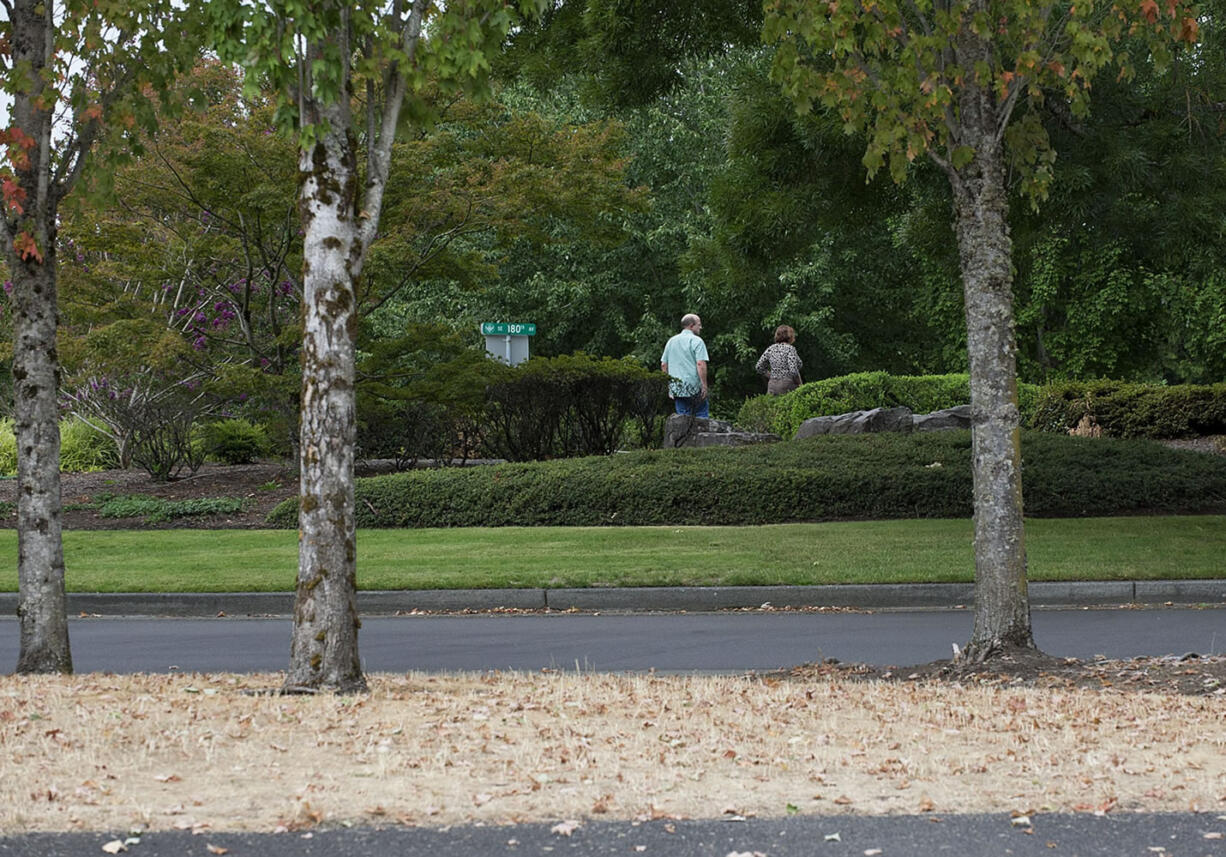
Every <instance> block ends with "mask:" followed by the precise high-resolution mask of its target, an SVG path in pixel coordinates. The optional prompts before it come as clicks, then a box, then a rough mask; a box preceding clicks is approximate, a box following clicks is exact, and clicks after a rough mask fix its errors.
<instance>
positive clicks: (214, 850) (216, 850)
mask: <svg viewBox="0 0 1226 857" xmlns="http://www.w3.org/2000/svg"><path fill="white" fill-rule="evenodd" d="M204 847H205V848H207V849H209V853H210V854H229V853H230V849H229V848H222V847H221V846H220V845H212V844H209V845H205V846H204Z"/></svg>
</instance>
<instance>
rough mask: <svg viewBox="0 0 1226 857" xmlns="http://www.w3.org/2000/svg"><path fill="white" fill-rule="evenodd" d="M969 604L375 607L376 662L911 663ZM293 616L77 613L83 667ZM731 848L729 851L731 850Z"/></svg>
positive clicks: (1, 625)
mask: <svg viewBox="0 0 1226 857" xmlns="http://www.w3.org/2000/svg"><path fill="white" fill-rule="evenodd" d="M973 621H974V620H973V617H972V615H971V613H970V611H969V610H924V611H913V612H906V611H897V612H893V611H887V612H879V613H769V612H765V613H763V612H733V613H685V614H620V615H587V614H550V615H540V614H529V615H513V616H508V615H486V614H480V615H458V616H457V615H429V616H402V617H370V618H367V619H365V620H363V624H362V632H361V639H360V648H361V655H362V660H363V663H364V667H365V669H366V670H367V671H369V672H406V671H409V670H421V671H454V670H493V669H516V670H539V669H543V668H550V669H564V670H573V669H576V668H579V669H581V670H598V671H606V672H620V671H626V670H635V671H639V670H649V669H656V670H660V671H667V672H674V671H676V672H683V671H697V672H707V671H709V672H715V671H728V672H740V671H745V670H766V669H774V668H777V667H785V666H791V665H794V664H798V663H805V662H810V661H814V660H818V659H820V658H837V659H839V660H841V661H855V662H863V663H873V664H883V665H897V666H909V665H913V664H920V663H926V662H928V661H934V660H938V659H941V658H948V657H949V656H950V655H951V654H952V651H953V650H952V647H951V646H952V644H953V643H957V644H958V645H963V644H965V643H966V641H967V640H968V639H969V638H970V634H971V627H972V624H973ZM1033 624H1034V631H1035V639H1036V641H1037V643H1038V645H1039V647H1040V648H1041V649H1043V650H1044V651H1046V652H1047V653H1049V654H1053V655H1061V656H1064V657H1077V658H1090V657H1093V656H1094V655H1106V656H1107V657H1111V658H1127V657H1134V656H1138V655H1164V654H1184V653H1186V652H1196V653H1198V654H1201V655H1210V654H1221V653H1223V652H1224V651H1226V608H1206V609H1188V608H1166V609H1151V610H1103V609H1091V610H1081V609H1072V610H1035V611H1034V613H1033ZM290 627H291V623H290V620H289V619H288V618H276V619H240V618H229V619H144V618H142V619H135V618H133V619H112V618H107V619H78V620H74V621H73V622H72V623H71V631H70V636H71V641H72V654H73V661H74V665H75V667H76V670H77V671H78V672H99V671H110V672H121V673H124V672H166V671H168V670H182V671H199V672H218V671H229V672H264V671H278V670H283V669H285V666H286V664H287V663H288V659H289V638H290ZM17 647H18V625H17V622H16V621H0V669H3V670H11V669H12V667H13V665H15V664H16V663H17ZM720 857H722V855H720Z"/></svg>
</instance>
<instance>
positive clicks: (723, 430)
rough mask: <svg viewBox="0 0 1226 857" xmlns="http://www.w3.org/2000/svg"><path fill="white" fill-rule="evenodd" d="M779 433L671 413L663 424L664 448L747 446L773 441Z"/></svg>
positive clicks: (777, 438) (776, 439)
mask: <svg viewBox="0 0 1226 857" xmlns="http://www.w3.org/2000/svg"><path fill="white" fill-rule="evenodd" d="M779 439H780V438H779V435H777V434H768V433H766V432H752V431H740V430H738V429H736V428H733V426H732V423H726V422H724V421H723V420H712V419H707V418H705V417H688V416H684V415H682V414H673V415H672V416H671V417H669V418H668V422H667V423H665V424H664V448H665V449H671V448H673V447H677V446H749V445H750V444H754V443H774V442H775V441H778V440H779Z"/></svg>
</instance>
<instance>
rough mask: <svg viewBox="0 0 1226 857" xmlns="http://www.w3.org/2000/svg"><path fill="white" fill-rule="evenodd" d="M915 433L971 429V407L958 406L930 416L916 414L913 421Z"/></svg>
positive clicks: (935, 412) (934, 412)
mask: <svg viewBox="0 0 1226 857" xmlns="http://www.w3.org/2000/svg"><path fill="white" fill-rule="evenodd" d="M913 422H914V427H915V431H949V430H952V429H969V428H970V427H971V406H970V405H958V407H956V408H946V409H945V410H943V411H933V412H932V413H930V414H916V415H915V418H914V420H913Z"/></svg>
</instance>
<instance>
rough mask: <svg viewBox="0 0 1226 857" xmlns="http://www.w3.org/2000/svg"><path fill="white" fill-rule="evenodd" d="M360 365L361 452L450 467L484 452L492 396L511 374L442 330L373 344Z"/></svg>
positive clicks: (421, 328) (421, 329)
mask: <svg viewBox="0 0 1226 857" xmlns="http://www.w3.org/2000/svg"><path fill="white" fill-rule="evenodd" d="M364 348H365V350H366V352H367V353H366V354H365V355H364V357H363V359H362V361H361V363H360V364H359V366H358V374H359V378H360V381H359V383H358V386H357V447H358V449H357V451H358V455H359V456H360V457H361V458H365V459H373V458H382V459H391V460H392V461H393V462H394V463H395V466H396V468H397V469H403V468H407V467H412V466H414V465H415V464H416V463H417V462H418V461H419V460H421V459H431V460H433V461H434V462H436V463H439V464H448V463H450V462H451V460H452V459H459V460H461V461H463V460H466V459H468V458H471V457H473V456H474V455H477V454H479V453H480V451H481V447H482V441H483V433H484V428H485V427H484V420H485V417H484V414H485V391H486V388H487V387H488V386H489V385H490V383H491V381H492V380H493V379H494V378H495V377H501V375H500V372H501V371H502V370H503V369H505V367H504V366H503V365H502V364H499V363H497V362H495V361H493V360H490V359H489V358H488V357H486V355H485V353H484V352H483V351H480V350H478V349H476V348H474V347H472V345H471V343H469V342H468V341H467V340H466V339H465V338H464V337H463V336H461V335H460V334H458V333H457V332H455V331H452V330H450V329H448V328H445V327H442V326H439V325H422V324H413V325H408V326H407V327H406V328H405V330H404V332H403V335H402V336H399V337H396V338H388V337H382V338H375V339H373V340H372V341H370V342H368V343H366V344H365V347H364Z"/></svg>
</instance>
